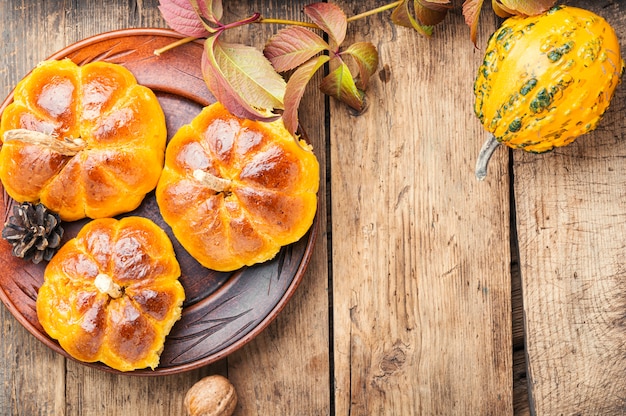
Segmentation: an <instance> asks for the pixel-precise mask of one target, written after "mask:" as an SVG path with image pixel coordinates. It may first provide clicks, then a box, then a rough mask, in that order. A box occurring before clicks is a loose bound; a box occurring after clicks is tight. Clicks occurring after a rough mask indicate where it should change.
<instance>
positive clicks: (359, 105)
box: [320, 62, 364, 111]
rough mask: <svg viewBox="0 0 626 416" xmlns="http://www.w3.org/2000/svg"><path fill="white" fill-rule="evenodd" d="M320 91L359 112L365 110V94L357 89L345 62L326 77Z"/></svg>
mask: <svg viewBox="0 0 626 416" xmlns="http://www.w3.org/2000/svg"><path fill="white" fill-rule="evenodd" d="M320 89H321V90H322V92H323V93H324V94H326V95H330V96H331V97H335V98H336V99H338V100H339V101H342V102H344V103H346V104H347V105H349V106H350V107H352V108H354V109H355V110H357V111H362V110H363V98H364V95H363V92H362V91H359V89H358V88H357V86H356V84H355V82H354V78H353V77H352V74H351V73H350V69H349V68H348V65H346V63H345V62H341V63H340V64H339V66H337V68H336V69H335V70H334V71H332V72H331V73H330V74H328V75H326V77H324V79H323V80H322V83H321V85H320Z"/></svg>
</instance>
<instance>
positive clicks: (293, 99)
mask: <svg viewBox="0 0 626 416" xmlns="http://www.w3.org/2000/svg"><path fill="white" fill-rule="evenodd" d="M329 59H330V58H329V57H328V56H327V55H320V56H318V57H317V58H313V59H311V60H309V61H308V62H306V63H304V64H303V65H301V66H300V67H299V68H298V69H296V70H295V71H294V72H293V74H291V77H289V81H287V88H286V89H285V111H284V112H283V123H284V124H285V127H286V128H287V130H288V131H289V132H290V133H291V134H294V133H295V131H296V130H297V129H298V108H299V107H300V101H301V100H302V96H303V95H304V90H305V88H306V86H307V85H308V83H309V81H310V80H311V78H312V77H313V75H315V73H316V72H317V70H318V69H320V67H321V66H322V65H324V64H325V63H326V62H328V60H329Z"/></svg>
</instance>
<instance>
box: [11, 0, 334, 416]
mask: <svg viewBox="0 0 626 416" xmlns="http://www.w3.org/2000/svg"><path fill="white" fill-rule="evenodd" d="M231 4H233V5H234V6H233V8H232V10H227V12H233V14H234V13H235V12H236V13H237V15H238V16H240V17H245V16H248V15H249V14H252V12H254V11H257V10H261V11H263V12H264V14H266V15H268V14H269V13H268V12H269V11H270V10H272V11H273V10H277V14H278V16H282V17H284V15H285V13H286V11H287V10H289V11H290V12H291V13H293V16H292V17H297V16H296V15H297V14H298V13H299V10H300V8H298V7H293V8H292V6H289V8H286V7H285V6H284V5H277V4H276V3H275V2H267V1H266V2H263V1H260V2H231ZM157 5H158V1H157V0H152V1H145V0H144V1H126V0H115V1H111V0H109V1H105V2H67V1H50V2H41V3H40V2H29V1H9V2H8V4H6V5H5V4H4V3H3V4H2V7H0V16H2V18H3V19H4V20H5V21H6V22H8V23H7V24H5V25H4V26H3V27H2V31H3V39H9V40H10V41H9V44H10V45H11V46H10V48H9V50H8V51H6V53H5V54H4V55H3V56H2V57H1V58H0V59H2V65H1V68H0V71H2V72H3V73H2V75H3V76H2V79H0V87H1V88H2V89H1V92H2V93H3V96H6V95H7V94H8V93H9V91H10V90H11V88H13V86H14V85H15V84H16V83H17V82H18V81H19V80H20V79H21V78H22V77H23V76H24V75H25V74H26V73H27V72H28V71H30V69H31V68H33V67H34V66H35V65H36V64H37V63H38V62H39V61H41V60H43V59H45V58H46V57H48V56H49V55H51V54H52V53H54V52H55V51H57V50H59V49H61V48H63V47H65V46H67V45H69V44H71V43H73V42H75V41H78V40H80V39H83V38H85V37H89V36H92V35H95V34H98V33H102V32H107V31H110V30H116V29H121V28H127V27H165V26H166V25H165V22H164V21H163V20H162V18H161V17H160V14H159V12H158V9H157ZM269 29H270V28H269V27H265V28H261V27H260V26H259V27H258V28H250V32H245V31H244V32H242V33H241V34H240V35H239V36H240V37H241V39H242V40H244V41H246V43H249V41H250V39H253V41H255V42H256V44H255V46H259V45H262V44H263V42H264V40H265V39H266V38H267V36H268V34H269V32H268V30H269ZM273 29H276V28H275V27H274V28H273ZM198 64H200V62H198ZM8 68H10V70H9V69H8ZM307 102H310V104H308V105H309V107H308V108H307V107H306V105H305V107H304V111H303V113H304V115H303V122H306V125H307V132H308V134H309V136H310V137H311V138H312V141H313V145H314V147H315V148H316V149H318V150H319V152H318V157H320V159H321V162H322V172H324V171H325V165H324V161H325V153H324V152H325V150H324V143H325V136H324V134H325V127H324V119H323V117H322V119H321V120H320V118H319V117H318V116H319V114H320V112H318V111H313V110H312V109H313V108H323V99H321V97H320V95H319V93H318V92H317V93H316V92H313V93H312V94H310V96H309V97H308V98H307ZM321 114H322V115H323V111H322V112H321ZM322 180H324V177H322ZM320 196H321V198H322V200H321V202H320V206H321V207H322V209H321V211H320V216H321V218H322V220H321V221H319V227H320V229H319V234H320V235H321V237H320V244H319V245H318V250H317V252H316V255H315V257H314V259H313V260H312V261H311V267H310V271H309V272H308V274H307V276H306V277H305V279H304V280H305V282H304V283H303V284H302V287H301V288H299V290H298V291H297V296H296V297H295V299H293V300H292V301H291V302H290V304H289V305H288V306H287V308H286V309H285V311H284V312H283V315H284V318H281V319H280V320H279V321H277V322H275V323H274V324H272V325H270V327H269V328H267V329H266V333H264V334H263V339H260V340H259V341H256V342H254V343H252V344H251V345H250V346H249V347H245V348H244V349H243V350H241V351H240V352H239V353H238V354H237V355H235V356H233V357H232V358H230V359H229V360H231V361H229V360H222V361H220V362H218V363H216V364H214V365H211V366H208V367H205V368H202V369H200V370H195V371H192V372H189V373H185V374H181V375H176V376H166V377H158V378H144V377H132V376H128V375H113V374H108V373H104V372H101V371H98V370H95V369H93V368H88V367H85V366H83V365H81V364H78V363H76V362H74V361H71V360H67V361H66V360H65V359H63V358H62V357H61V356H59V355H58V354H54V353H53V352H52V351H50V350H48V349H47V348H46V347H45V346H43V344H41V343H40V342H39V341H37V340H36V339H35V338H34V337H33V336H32V335H30V334H28V333H27V332H26V331H25V330H24V329H23V328H22V327H21V326H20V325H19V324H18V323H17V322H16V321H15V320H14V318H13V317H12V316H11V315H10V314H9V312H8V311H7V309H6V308H4V307H1V308H0V316H1V319H2V321H1V322H2V325H3V326H2V337H0V376H1V377H2V378H1V379H2V381H3V382H4V384H3V386H5V387H3V388H2V389H1V390H0V413H2V414H4V412H5V411H6V412H8V414H15V415H32V414H40V415H100V414H107V415H151V416H153V415H154V416H156V415H178V414H182V413H183V406H182V401H183V397H184V394H185V392H186V390H187V389H188V388H189V387H190V386H191V385H192V384H193V383H194V382H195V381H197V380H198V379H200V378H201V377H202V376H204V375H206V374H210V373H221V374H224V375H228V376H229V377H231V378H232V380H233V382H234V383H235V386H236V388H237V389H238V390H240V391H241V394H240V397H241V398H240V401H239V403H240V404H239V406H238V410H237V414H239V415H245V414H259V415H267V414H290V413H291V412H292V411H294V410H297V411H299V413H301V414H305V413H308V412H309V410H310V409H316V411H315V413H316V414H324V413H328V409H329V400H330V398H329V386H328V385H329V376H328V374H329V370H328V368H329V357H328V302H327V300H328V294H327V282H328V278H327V257H326V249H325V247H326V244H325V230H326V220H325V215H326V211H325V209H324V207H325V198H324V196H325V187H324V186H322V188H321V190H320ZM311 316H315V317H316V319H310V317H311ZM285 357H298V359H299V363H300V366H299V367H296V366H294V365H292V361H286V360H285ZM231 362H232V364H231ZM276 363H278V365H276ZM303 374H307V377H310V383H309V382H303V380H302V377H303ZM281 392H282V393H281ZM304 397H306V398H307V399H306V400H303V398H304ZM277 409H282V410H281V411H278V410H277ZM298 409H299V410H298ZM317 410H319V411H317ZM276 412H278V413H276Z"/></svg>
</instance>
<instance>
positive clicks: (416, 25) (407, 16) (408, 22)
mask: <svg viewBox="0 0 626 416" xmlns="http://www.w3.org/2000/svg"><path fill="white" fill-rule="evenodd" d="M391 21H392V22H393V23H395V24H396V25H400V26H405V27H410V28H413V29H415V30H416V31H417V32H418V33H421V34H422V35H424V36H431V35H432V34H433V27H432V26H427V25H423V24H421V23H420V22H418V21H417V20H416V19H415V17H413V15H412V14H411V11H410V10H409V1H408V0H403V1H402V2H401V3H400V4H399V5H398V7H396V8H395V9H393V12H392V13H391Z"/></svg>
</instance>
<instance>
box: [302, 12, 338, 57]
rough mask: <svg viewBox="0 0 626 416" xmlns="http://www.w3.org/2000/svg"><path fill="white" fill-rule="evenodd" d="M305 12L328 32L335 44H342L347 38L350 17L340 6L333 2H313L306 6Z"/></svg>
mask: <svg viewBox="0 0 626 416" xmlns="http://www.w3.org/2000/svg"><path fill="white" fill-rule="evenodd" d="M304 13H305V14H306V15H307V16H309V17H310V18H311V20H312V21H313V23H315V24H316V25H317V26H319V27H320V29H322V30H323V31H324V32H326V34H328V36H329V38H330V40H331V42H332V43H333V44H334V46H336V47H338V46H339V45H341V43H342V42H343V41H344V39H345V38H346V30H347V28H348V18H347V17H346V14H345V13H344V12H343V10H341V8H339V6H336V5H334V4H332V3H313V4H309V5H308V6H305V7H304Z"/></svg>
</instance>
